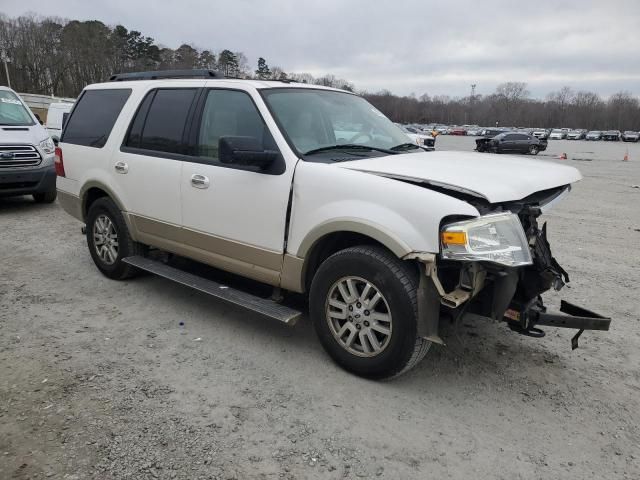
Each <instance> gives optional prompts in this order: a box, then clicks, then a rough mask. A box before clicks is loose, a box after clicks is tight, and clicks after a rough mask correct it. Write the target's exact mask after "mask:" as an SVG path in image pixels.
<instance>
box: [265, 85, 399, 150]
mask: <svg viewBox="0 0 640 480" xmlns="http://www.w3.org/2000/svg"><path fill="white" fill-rule="evenodd" d="M261 93H262V95H263V97H264V99H265V102H266V103H267V105H268V106H269V108H270V110H271V112H272V114H273V116H274V117H275V119H276V121H277V122H278V124H279V126H280V128H281V130H282V131H283V133H284V134H285V136H286V137H288V139H289V141H290V142H291V143H293V145H294V146H295V148H296V149H297V150H298V152H299V153H300V154H302V155H305V154H307V153H309V152H312V151H315V150H317V149H322V148H326V147H335V146H338V147H339V146H340V145H358V146H361V147H370V148H373V149H375V148H377V149H392V148H393V147H396V146H399V145H406V144H407V142H408V141H409V140H408V139H407V136H406V134H405V133H403V132H402V130H400V128H398V127H397V126H396V125H394V124H393V123H392V122H391V120H389V119H388V118H387V117H385V116H384V114H382V112H380V111H379V110H378V109H376V108H375V107H374V106H373V105H371V104H370V103H369V102H367V101H366V100H365V99H363V98H361V97H358V96H356V95H353V94H350V93H342V92H337V91H333V90H319V89H318V90H315V89H311V88H274V89H265V90H262V92H261Z"/></svg>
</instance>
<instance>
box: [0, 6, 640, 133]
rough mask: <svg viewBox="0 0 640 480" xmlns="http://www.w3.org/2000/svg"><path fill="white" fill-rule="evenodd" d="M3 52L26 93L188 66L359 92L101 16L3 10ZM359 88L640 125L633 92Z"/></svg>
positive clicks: (529, 119)
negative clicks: (168, 43)
mask: <svg viewBox="0 0 640 480" xmlns="http://www.w3.org/2000/svg"><path fill="white" fill-rule="evenodd" d="M0 51H2V53H3V56H4V57H5V58H6V59H7V60H8V63H7V68H8V72H9V78H10V80H11V86H12V87H13V88H14V89H15V90H17V91H20V92H25V93H40V94H46V95H56V96H62V97H76V96H77V95H78V94H79V93H80V91H81V90H82V89H83V88H84V87H85V86H86V85H88V84H91V83H96V82H102V81H105V80H106V79H108V78H109V77H110V76H111V75H112V74H113V73H122V72H133V71H140V70H167V69H190V68H207V69H215V70H220V71H222V72H223V73H224V74H225V75H226V76H228V77H236V78H257V79H272V80H283V79H288V80H293V81H297V82H303V83H311V84H317V85H324V86H329V87H336V88H341V89H344V90H348V91H352V92H353V91H356V88H355V86H354V85H353V84H352V83H351V82H349V81H347V80H344V79H341V78H338V77H336V76H334V75H331V74H327V75H324V76H321V77H314V76H312V75H310V74H308V73H295V72H285V71H284V70H283V69H282V68H281V67H279V66H275V65H274V66H269V64H268V63H267V60H266V59H265V58H263V57H260V58H259V59H258V62H257V65H256V68H255V69H254V68H252V67H250V65H249V62H248V59H247V57H246V55H245V54H244V53H243V52H238V51H233V50H230V49H220V50H214V49H199V48H196V47H195V46H193V45H190V44H187V43H185V44H182V45H180V46H179V47H178V48H176V49H172V48H168V47H165V46H162V45H160V44H158V43H157V42H156V41H155V40H154V39H153V38H151V37H148V36H145V35H144V34H143V33H142V32H139V31H136V30H128V29H127V28H126V27H124V26H123V25H116V26H114V27H111V26H108V25H105V24H104V23H102V22H100V21H98V20H89V21H78V20H63V19H60V18H56V17H39V16H35V15H25V16H20V17H17V18H9V17H7V16H4V15H0ZM0 72H2V73H0V79H1V80H2V83H3V84H7V83H8V82H7V78H6V75H5V72H4V68H0ZM358 93H360V94H361V95H363V96H364V97H365V98H367V99H368V100H369V101H370V102H371V103H373V104H374V105H375V106H376V107H377V108H378V109H379V110H381V111H382V112H384V113H385V114H386V115H387V116H389V117H390V118H391V119H392V120H394V121H396V122H402V123H445V124H457V125H462V124H479V125H482V126H493V125H495V124H496V122H498V124H499V125H502V126H535V127H570V128H587V129H620V130H624V129H632V130H633V129H635V130H638V129H640V104H639V101H638V98H637V97H635V96H633V95H632V94H631V93H630V92H618V93H616V94H614V95H611V96H610V97H609V98H607V99H604V98H602V97H601V96H599V95H598V94H596V93H593V92H587V91H574V90H573V89H571V88H570V87H563V88H562V89H560V90H559V91H557V92H552V93H550V94H549V95H547V96H546V98H544V99H535V98H532V97H531V95H530V92H529V91H528V89H527V85H526V84H525V83H521V82H508V83H504V84H502V85H499V86H498V87H497V88H496V90H495V92H494V93H492V94H489V95H475V94H473V95H469V96H466V97H453V98H452V97H449V96H443V95H439V96H429V95H428V94H424V95H422V96H420V97H417V96H415V95H409V96H398V95H395V94H393V93H391V92H389V91H386V90H385V91H380V92H376V93H371V92H366V91H359V92H358Z"/></svg>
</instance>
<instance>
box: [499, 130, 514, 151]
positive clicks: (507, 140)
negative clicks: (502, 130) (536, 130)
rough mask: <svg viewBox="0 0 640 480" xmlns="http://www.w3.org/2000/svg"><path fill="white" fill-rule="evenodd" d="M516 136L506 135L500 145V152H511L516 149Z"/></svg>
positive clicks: (512, 134)
mask: <svg viewBox="0 0 640 480" xmlns="http://www.w3.org/2000/svg"><path fill="white" fill-rule="evenodd" d="M515 137H516V135H515V134H514V133H510V134H507V135H505V136H504V137H503V139H502V142H501V143H500V150H501V151H503V152H511V151H513V150H514V149H515V148H516V138H515Z"/></svg>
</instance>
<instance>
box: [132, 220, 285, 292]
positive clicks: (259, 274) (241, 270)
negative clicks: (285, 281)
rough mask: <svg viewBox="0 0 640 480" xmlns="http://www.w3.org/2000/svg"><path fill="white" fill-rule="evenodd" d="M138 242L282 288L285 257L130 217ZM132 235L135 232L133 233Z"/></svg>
mask: <svg viewBox="0 0 640 480" xmlns="http://www.w3.org/2000/svg"><path fill="white" fill-rule="evenodd" d="M130 218H131V222H132V225H133V227H134V229H135V238H136V239H137V240H138V241H139V242H142V243H145V244H147V245H152V246H154V247H156V248H160V249H162V250H166V251H168V252H172V253H175V254H177V255H182V256H184V257H188V258H192V259H194V260H197V261H199V262H202V263H206V264H207V265H211V266H213V267H216V268H220V269H222V270H226V271H228V272H231V273H235V274H238V275H242V276H244V277H248V278H251V279H253V280H257V281H259V282H263V283H266V284H269V285H273V286H280V272H281V269H282V263H283V255H282V254H281V253H278V252H273V251H270V250H264V249H261V248H258V247H254V246H251V245H246V244H243V243H240V242H234V241H232V240H227V239H224V238H220V237H215V236H213V235H207V234H204V233H201V232H196V231H194V230H189V229H186V228H182V227H180V226H176V225H172V224H168V223H164V222H160V221H157V220H152V219H149V218H146V217H140V216H138V215H133V214H130ZM132 233H133V232H132Z"/></svg>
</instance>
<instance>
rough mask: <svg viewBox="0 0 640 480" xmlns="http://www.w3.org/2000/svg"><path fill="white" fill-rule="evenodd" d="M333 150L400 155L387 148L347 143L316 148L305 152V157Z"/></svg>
mask: <svg viewBox="0 0 640 480" xmlns="http://www.w3.org/2000/svg"><path fill="white" fill-rule="evenodd" d="M331 150H369V151H374V152H382V153H387V154H389V155H395V154H397V153H398V152H396V151H394V150H388V149H386V148H378V147H370V146H368V145H358V144H356V143H345V144H342V145H331V146H328V147H320V148H314V149H312V150H309V151H308V152H305V153H304V155H313V154H314V153H321V152H328V151H331Z"/></svg>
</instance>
